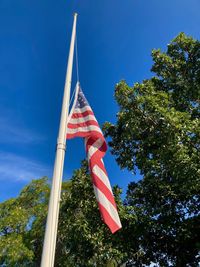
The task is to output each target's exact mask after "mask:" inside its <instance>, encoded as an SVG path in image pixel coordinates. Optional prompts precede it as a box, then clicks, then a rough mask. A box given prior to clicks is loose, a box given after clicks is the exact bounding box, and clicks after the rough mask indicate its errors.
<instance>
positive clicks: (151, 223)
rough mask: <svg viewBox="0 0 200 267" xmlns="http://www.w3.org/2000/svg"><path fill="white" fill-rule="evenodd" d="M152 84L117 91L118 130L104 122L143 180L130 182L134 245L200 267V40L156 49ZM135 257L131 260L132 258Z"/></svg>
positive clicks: (147, 254)
mask: <svg viewBox="0 0 200 267" xmlns="http://www.w3.org/2000/svg"><path fill="white" fill-rule="evenodd" d="M152 57H153V62H154V63H153V67H152V71H153V72H155V73H156V75H155V76H154V77H152V78H151V79H148V80H145V81H143V82H142V83H136V84H134V86H133V87H131V86H128V85H127V84H126V82H125V81H122V82H120V83H119V84H117V86H116V90H115V98H116V101H117V103H118V104H119V108H120V110H119V113H118V114H117V122H116V124H111V123H105V125H104V130H105V133H106V135H107V136H109V137H110V138H111V141H110V142H109V145H110V147H111V150H112V153H113V154H114V155H115V156H116V160H117V162H118V164H119V165H120V166H121V168H127V169H128V170H130V171H135V170H136V168H138V169H139V170H140V172H141V174H142V176H143V179H142V180H140V181H139V182H137V183H134V182H133V183H131V184H130V185H129V188H128V192H127V197H126V205H127V206H128V207H129V209H130V213H132V214H135V216H136V217H137V230H136V232H134V231H132V238H131V231H130V229H129V231H130V238H129V246H130V248H131V246H134V243H135V242H139V243H140V248H141V249H140V252H141V254H140V255H139V254H138V255H139V257H135V255H133V256H132V258H133V259H135V260H136V262H137V264H138V266H142V265H140V264H141V259H142V262H143V263H145V261H146V262H147V263H149V262H150V261H153V262H157V263H159V266H169V265H170V263H171V264H172V265H173V266H177V267H178V266H179V267H183V266H197V265H198V262H199V261H200V259H199V251H200V201H199V200H200V194H199V193H200V120H199V117H200V107H199V104H200V42H199V41H197V40H194V39H193V38H191V37H188V36H186V35H185V34H184V33H181V34H179V35H178V36H177V37H176V38H175V39H174V40H172V42H171V43H170V44H169V45H168V47H167V51H166V52H161V50H153V51H152ZM130 256H131V255H130Z"/></svg>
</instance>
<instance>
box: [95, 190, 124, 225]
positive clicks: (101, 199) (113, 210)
mask: <svg viewBox="0 0 200 267" xmlns="http://www.w3.org/2000/svg"><path fill="white" fill-rule="evenodd" d="M93 187H94V192H95V196H96V198H97V201H98V202H99V203H100V204H101V205H102V206H103V207H104V208H105V209H106V210H107V212H108V213H109V214H110V216H111V218H112V219H113V221H115V223H116V224H117V225H118V226H119V228H120V227H121V222H120V219H119V215H118V212H117V210H116V208H115V207H114V206H113V205H112V203H110V201H109V200H108V199H107V198H106V196H105V195H104V194H103V193H102V192H101V191H100V190H99V189H98V188H97V187H96V186H95V185H93Z"/></svg>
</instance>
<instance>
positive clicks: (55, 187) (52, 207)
mask: <svg viewBox="0 0 200 267" xmlns="http://www.w3.org/2000/svg"><path fill="white" fill-rule="evenodd" d="M76 20H77V13H75V14H74V23H73V29H72V36H71V44H70V50H69V57H68V66H67V73H66V80H65V88H64V96H63V103H62V113H61V119H60V128H59V134H58V140H57V148H56V157H55V163H54V172H53V181H52V188H51V194H50V200H49V209H48V216H47V223H46V229H45V237H44V244H43V251H42V260H41V267H53V266H54V259H55V248H56V237H57V228H58V215H59V204H60V193H61V185H62V176H63V165H64V158H65V150H66V130H67V117H68V112H69V98H70V89H71V79H72V67H73V57H74V43H75V36H76Z"/></svg>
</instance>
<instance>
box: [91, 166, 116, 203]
mask: <svg viewBox="0 0 200 267" xmlns="http://www.w3.org/2000/svg"><path fill="white" fill-rule="evenodd" d="M91 173H92V178H93V179H92V182H93V184H94V185H95V186H96V187H97V188H98V189H99V190H100V191H101V192H102V193H103V194H104V195H105V196H106V198H107V199H108V200H109V201H110V203H112V205H113V206H114V207H115V208H116V204H115V200H114V197H113V194H112V193H111V192H110V189H108V187H107V186H106V185H105V184H104V183H103V182H102V181H101V180H100V179H99V177H98V176H97V175H96V174H95V173H94V172H93V171H91Z"/></svg>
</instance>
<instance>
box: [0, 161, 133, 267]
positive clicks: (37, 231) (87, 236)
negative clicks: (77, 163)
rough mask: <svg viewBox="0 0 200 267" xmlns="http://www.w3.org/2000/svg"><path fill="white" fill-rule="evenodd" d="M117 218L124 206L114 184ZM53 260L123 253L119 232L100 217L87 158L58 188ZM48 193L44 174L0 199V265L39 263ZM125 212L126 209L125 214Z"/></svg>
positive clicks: (65, 262)
mask: <svg viewBox="0 0 200 267" xmlns="http://www.w3.org/2000/svg"><path fill="white" fill-rule="evenodd" d="M114 194H115V196H116V201H117V203H118V208H119V212H120V215H121V218H122V223H124V224H125V222H126V220H127V216H126V214H127V212H126V210H125V207H124V206H123V204H122V201H121V198H120V194H121V190H120V189H119V188H118V187H114ZM61 197H62V201H61V207H60V215H59V226H58V238H57V246H56V256H55V266H62V267H65V266H66V267H70V266H77V267H84V266H88V267H89V266H107V267H108V266H109V267H115V266H119V265H120V263H121V262H123V261H124V260H125V259H127V254H126V253H125V252H124V249H123V246H122V245H123V244H122V243H120V242H119V240H121V239H122V232H119V233H116V234H115V235H112V234H111V232H110V231H109V229H108V228H107V226H106V225H105V224H104V223H103V221H102V220H101V217H100V213H99V210H98V206H97V202H96V199H95V196H94V190H93V187H92V182H91V177H90V175H89V173H88V167H87V163H86V161H83V163H82V166H81V168H80V169H78V170H76V171H75V172H74V174H73V177H72V179H71V180H69V181H64V182H63V184H62V192H61ZM48 199H49V183H48V179H47V178H43V179H38V180H34V181H32V182H31V183H30V184H29V185H27V186H26V187H25V188H24V189H23V190H22V192H21V193H20V195H19V197H17V198H15V199H10V200H8V201H5V202H4V203H0V266H1V265H3V266H9V267H12V266H13V267H15V266H30V267H33V266H34V267H36V266H39V265H40V260H41V254H42V244H43V239H44V229H45V221H46V215H47V208H48ZM128 216H129V217H130V215H128Z"/></svg>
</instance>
